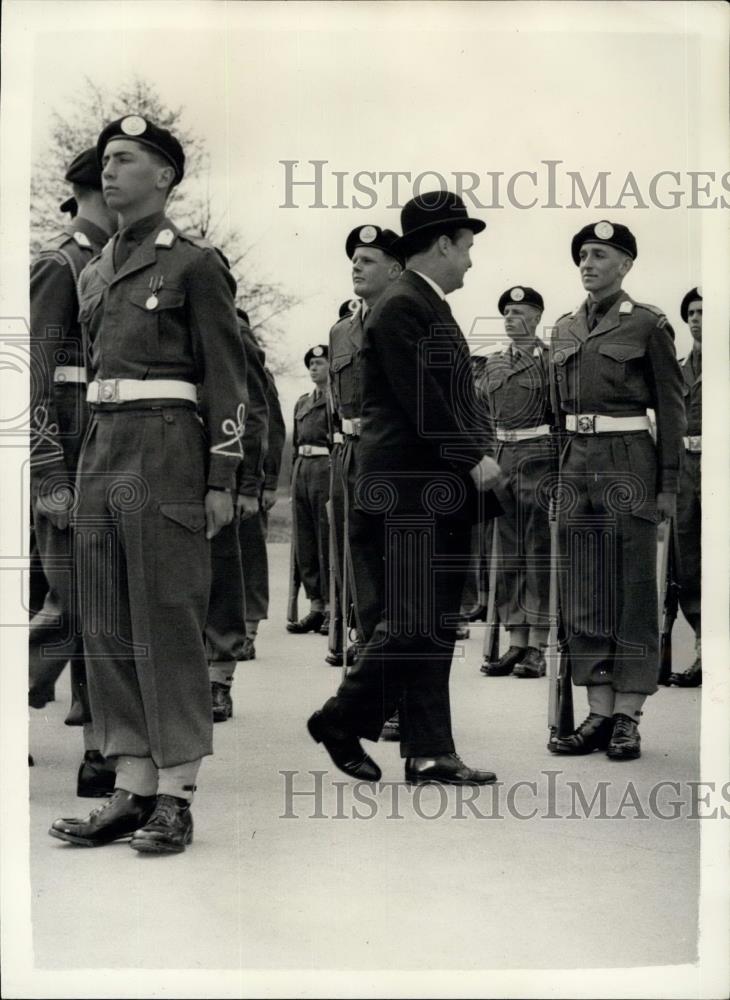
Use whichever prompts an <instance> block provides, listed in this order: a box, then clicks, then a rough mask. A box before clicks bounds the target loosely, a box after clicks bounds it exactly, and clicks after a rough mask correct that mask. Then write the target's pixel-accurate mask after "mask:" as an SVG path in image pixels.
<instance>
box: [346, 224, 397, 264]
mask: <svg viewBox="0 0 730 1000" xmlns="http://www.w3.org/2000/svg"><path fill="white" fill-rule="evenodd" d="M398 239H399V237H398V234H397V233H394V232H393V230H392V229H381V228H380V226H358V227H357V228H356V229H353V230H352V232H351V233H350V235H349V236H348V237H347V240H346V241H345V253H346V254H347V256H348V257H349V258H350V260H352V258H353V257H354V255H355V251H356V250H357V248H358V247H375V248H376V249H377V250H382V251H383V252H384V253H387V254H388V255H389V256H391V257H394V258H395V260H397V261H398V263H399V264H405V261H404V260H403V256H402V254H401V253H399V251H398V250H397V248H396V244H397V242H398Z"/></svg>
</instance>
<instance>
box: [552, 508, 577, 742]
mask: <svg viewBox="0 0 730 1000" xmlns="http://www.w3.org/2000/svg"><path fill="white" fill-rule="evenodd" d="M549 521H550V596H549V615H550V632H549V635H548V656H547V661H548V685H549V688H548V729H549V731H550V736H549V738H548V744H547V748H548V750H549V751H550V752H551V753H555V742H556V740H558V739H564V738H565V737H566V736H569V735H570V734H571V733H572V732H573V730H574V729H575V718H574V714H573V682H572V679H571V675H572V671H571V666H570V655H569V653H568V643H567V640H566V637H565V628H564V624H563V620H562V616H561V613H560V595H559V592H558V556H559V548H558V515H557V509H556V505H555V502H554V501H553V500H551V501H550V513H549Z"/></svg>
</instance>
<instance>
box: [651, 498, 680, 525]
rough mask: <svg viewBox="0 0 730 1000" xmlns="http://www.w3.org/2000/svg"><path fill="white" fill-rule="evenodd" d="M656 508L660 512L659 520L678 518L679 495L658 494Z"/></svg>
mask: <svg viewBox="0 0 730 1000" xmlns="http://www.w3.org/2000/svg"><path fill="white" fill-rule="evenodd" d="M656 506H657V511H658V512H659V520H660V521H666V520H667V519H668V518H670V517H676V516H677V494H676V493H657V495H656Z"/></svg>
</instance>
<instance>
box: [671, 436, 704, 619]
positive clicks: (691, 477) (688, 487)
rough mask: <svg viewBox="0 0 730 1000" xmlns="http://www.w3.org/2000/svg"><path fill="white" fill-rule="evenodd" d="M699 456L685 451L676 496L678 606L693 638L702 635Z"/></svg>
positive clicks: (700, 482) (700, 484)
mask: <svg viewBox="0 0 730 1000" xmlns="http://www.w3.org/2000/svg"><path fill="white" fill-rule="evenodd" d="M701 458H702V456H701V455H699V454H697V453H695V452H685V454H684V460H683V463H682V472H681V475H680V479H679V496H678V497H677V522H676V529H677V538H678V540H679V556H680V563H681V565H680V572H679V584H680V588H679V605H680V607H681V608H682V613H683V614H684V617H685V618H686V619H687V621H688V622H689V624H690V625H691V626H692V628H693V630H694V632H695V634H696V635H700V633H701V630H702V629H701V623H702V615H701V598H702V530H701V529H702V481H701V478H700V473H701V464H702V462H701Z"/></svg>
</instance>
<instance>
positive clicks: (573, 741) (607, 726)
mask: <svg viewBox="0 0 730 1000" xmlns="http://www.w3.org/2000/svg"><path fill="white" fill-rule="evenodd" d="M612 732H613V719H607V718H606V716H605V715H595V714H594V713H593V712H591V713H590V715H589V716H588V718H587V719H584V720H583V722H581V724H580V725H579V726H578V728H577V729H576V730H575V732H574V733H571V734H570V736H566V737H565V738H564V739H556V740H555V743H554V744H553V749H552V752H553V753H563V754H573V755H577V754H584V753H593V751H594V750H605V749H606V747H607V746H608V742H609V740H610V739H611V733H612Z"/></svg>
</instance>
